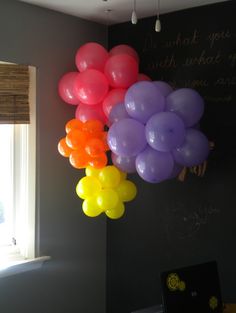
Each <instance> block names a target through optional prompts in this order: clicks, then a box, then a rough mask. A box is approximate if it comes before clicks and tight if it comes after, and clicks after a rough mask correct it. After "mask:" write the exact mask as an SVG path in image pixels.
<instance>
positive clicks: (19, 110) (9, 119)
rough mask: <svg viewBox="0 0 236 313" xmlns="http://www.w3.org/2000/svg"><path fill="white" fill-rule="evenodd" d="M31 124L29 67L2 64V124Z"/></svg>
mask: <svg viewBox="0 0 236 313" xmlns="http://www.w3.org/2000/svg"><path fill="white" fill-rule="evenodd" d="M29 122H30V112H29V69H28V66H27V65H18V64H0V123H1V124H28V123H29Z"/></svg>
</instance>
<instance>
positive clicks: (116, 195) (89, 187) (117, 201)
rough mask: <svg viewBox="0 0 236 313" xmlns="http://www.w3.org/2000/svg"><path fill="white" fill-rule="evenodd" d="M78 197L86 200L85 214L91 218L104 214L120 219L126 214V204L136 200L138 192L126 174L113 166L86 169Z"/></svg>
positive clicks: (78, 185)
mask: <svg viewBox="0 0 236 313" xmlns="http://www.w3.org/2000/svg"><path fill="white" fill-rule="evenodd" d="M76 192H77V195H78V196H79V197H80V198H82V199H84V201H83V205H82V208H83V212H84V213H85V214H86V215H87V216H90V217H95V216H98V215H100V214H101V213H102V212H105V214H106V215H107V216H108V217H109V218H111V219H118V218H120V217H121V216H122V215H123V214H124V212H125V206H124V202H127V201H131V200H133V199H134V198H135V196H136V193H137V190H136V187H135V185H134V183H132V182H131V181H129V180H127V179H126V174H125V173H123V172H121V171H120V170H118V169H117V168H116V167H115V166H113V165H108V166H106V167H104V168H102V169H100V170H99V169H94V168H93V167H91V166H89V167H87V168H86V176H85V177H83V178H81V179H80V181H79V182H78V184H77V186H76Z"/></svg>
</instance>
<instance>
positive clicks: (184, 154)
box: [107, 81, 209, 183]
mask: <svg viewBox="0 0 236 313" xmlns="http://www.w3.org/2000/svg"><path fill="white" fill-rule="evenodd" d="M203 111H204V101H203V99H202V97H201V96H200V95H199V94H198V93H197V92H196V91H195V90H192V89H189V88H181V89H178V90H175V91H173V89H172V88H171V86H169V85H168V84H167V83H165V82H162V81H156V82H155V81H154V82H150V81H141V82H137V83H135V84H133V85H132V86H131V87H130V88H129V89H128V90H127V92H126V94H125V100H124V103H123V104H117V106H115V107H114V108H113V109H112V111H111V114H110V122H111V123H112V125H111V127H110V129H109V131H108V137H107V139H108V145H109V147H110V149H111V151H112V161H113V164H115V165H116V166H117V167H118V168H120V169H121V170H123V171H126V172H128V173H130V172H135V171H137V173H138V174H139V175H140V177H141V178H143V179H144V180H145V181H147V182H151V183H159V182H161V181H163V180H166V179H170V178H173V177H175V176H177V175H178V174H179V173H180V171H181V170H182V168H183V167H192V166H195V165H199V164H201V163H202V162H204V161H205V160H206V158H207V156H208V153H209V143H208V140H207V138H206V137H205V135H204V134H203V133H202V132H201V131H199V130H198V129H196V128H197V126H196V124H197V123H198V122H199V120H200V118H201V117H202V114H203Z"/></svg>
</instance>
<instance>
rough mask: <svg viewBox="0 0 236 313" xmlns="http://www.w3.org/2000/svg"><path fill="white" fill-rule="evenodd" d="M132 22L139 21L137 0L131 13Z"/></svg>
mask: <svg viewBox="0 0 236 313" xmlns="http://www.w3.org/2000/svg"><path fill="white" fill-rule="evenodd" d="M131 23H132V24H137V23H138V18H137V14H136V0H134V7H133V12H132V15H131Z"/></svg>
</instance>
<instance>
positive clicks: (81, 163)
mask: <svg viewBox="0 0 236 313" xmlns="http://www.w3.org/2000/svg"><path fill="white" fill-rule="evenodd" d="M69 160H70V164H71V165H72V166H73V167H75V168H78V169H81V168H85V167H87V166H88V160H89V159H88V155H87V153H85V151H83V150H74V151H72V152H71V154H70V159H69Z"/></svg>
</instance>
